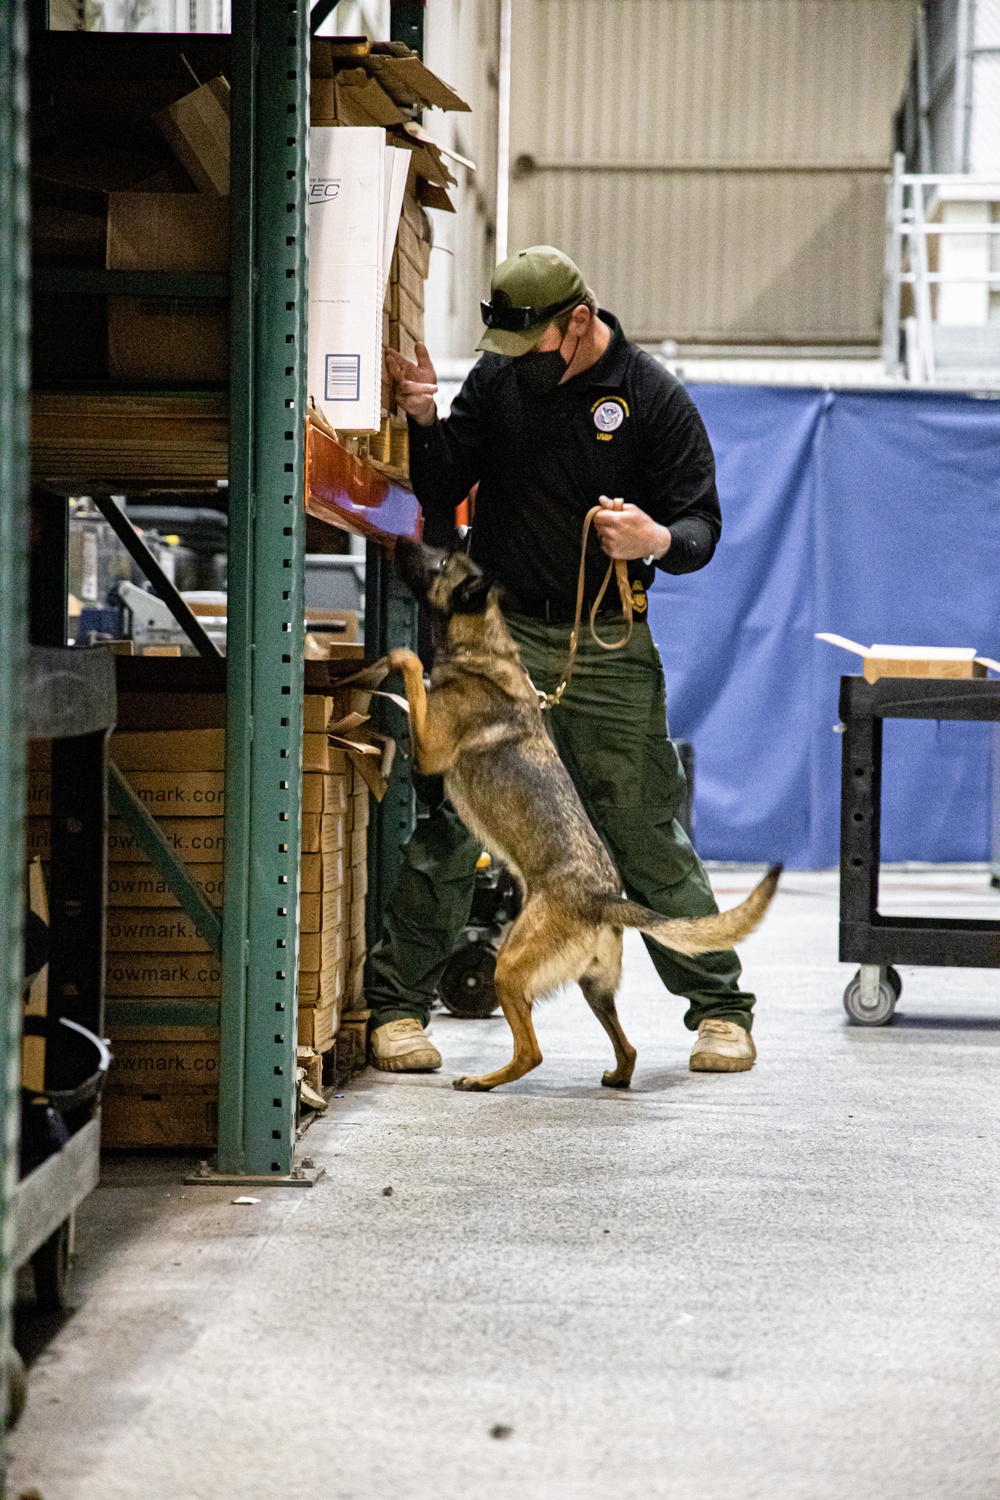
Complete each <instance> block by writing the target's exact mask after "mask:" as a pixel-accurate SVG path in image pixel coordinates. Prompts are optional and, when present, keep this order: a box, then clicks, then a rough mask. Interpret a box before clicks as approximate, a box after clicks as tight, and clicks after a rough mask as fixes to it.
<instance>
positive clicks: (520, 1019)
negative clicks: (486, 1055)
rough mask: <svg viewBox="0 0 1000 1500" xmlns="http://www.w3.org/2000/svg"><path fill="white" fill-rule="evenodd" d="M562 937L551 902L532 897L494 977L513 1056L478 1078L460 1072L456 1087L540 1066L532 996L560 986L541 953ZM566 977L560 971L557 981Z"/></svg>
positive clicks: (502, 1079)
mask: <svg viewBox="0 0 1000 1500" xmlns="http://www.w3.org/2000/svg"><path fill="white" fill-rule="evenodd" d="M558 938H559V934H558V932H557V931H555V930H554V929H553V924H552V920H551V913H550V911H549V910H548V908H547V904H546V903H545V902H544V901H542V900H540V899H539V898H538V897H535V898H532V899H529V901H528V903H527V905H526V906H525V908H524V910H523V911H522V912H521V915H520V916H519V917H518V919H517V921H516V922H515V923H514V925H513V927H511V929H510V931H509V932H508V934H507V936H506V938H505V939H504V942H503V945H502V946H501V949H500V952H499V953H498V954H497V967H496V974H495V976H494V981H493V982H494V985H495V987H496V992H497V998H498V999H499V1001H500V1004H501V1006H502V1008H503V1013H504V1015H505V1016H506V1018H507V1024H508V1026H509V1027H510V1029H511V1033H512V1035H513V1038H514V1056H513V1057H512V1058H511V1060H510V1062H509V1063H508V1064H507V1066H506V1067H505V1068H498V1069H497V1070H496V1072H495V1073H484V1074H483V1075H482V1076H481V1077H478V1078H456V1079H455V1088H457V1089H462V1090H464V1091H469V1092H476V1091H479V1090H485V1089H495V1088H496V1087H497V1086H498V1085H499V1084H502V1083H513V1082H514V1080H515V1079H517V1078H523V1077H524V1075H525V1073H530V1072H531V1070H532V1068H537V1067H538V1064H539V1063H540V1062H541V1060H542V1049H541V1048H540V1047H539V1045H538V1038H537V1037H536V1036H535V1028H534V1026H533V1025H532V1023H531V1002H532V1001H533V1000H534V998H535V997H536V995H539V994H544V993H546V992H547V990H548V989H549V988H550V987H552V988H554V987H555V985H554V984H553V985H552V986H550V985H548V984H546V983H545V979H544V975H543V973H542V963H543V962H544V960H542V958H541V955H543V954H544V955H551V954H552V953H553V951H558ZM566 977H567V976H565V975H559V976H558V979H557V981H556V982H561V981H562V980H563V979H564V978H566Z"/></svg>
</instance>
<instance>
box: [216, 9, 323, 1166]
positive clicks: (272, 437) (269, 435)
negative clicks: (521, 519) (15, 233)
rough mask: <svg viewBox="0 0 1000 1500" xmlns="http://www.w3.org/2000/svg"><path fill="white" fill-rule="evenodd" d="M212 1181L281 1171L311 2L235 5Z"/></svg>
mask: <svg viewBox="0 0 1000 1500" xmlns="http://www.w3.org/2000/svg"><path fill="white" fill-rule="evenodd" d="M232 74H233V76H232V80H231V81H232V90H233V92H232V200H231V202H232V235H233V253H232V261H231V269H230V296H231V318H232V322H231V351H232V352H231V382H232V384H231V408H230V410H231V419H230V460H229V475H230V478H229V631H228V646H227V691H228V695H229V704H228V719H227V757H226V759H227V764H226V775H227V794H226V807H227V812H226V869H225V903H224V908H223V940H222V946H223V963H222V972H223V984H222V1009H221V1038H222V1045H221V1068H220V1075H221V1076H220V1097H219V1150H218V1162H217V1172H216V1174H215V1176H214V1179H213V1178H207V1179H205V1180H208V1181H211V1180H214V1181H219V1178H220V1177H240V1178H243V1179H248V1178H255V1179H257V1180H264V1181H270V1182H285V1183H291V1182H293V1181H294V1182H305V1181H307V1180H308V1179H307V1178H306V1177H305V1176H304V1175H302V1174H301V1173H299V1174H298V1175H296V1176H294V1177H293V1175H292V1173H293V1147H294V1141H295V1096H296V1079H295V1073H296V1045H297V1007H296V999H297V995H296V991H297V982H298V947H299V937H298V934H299V924H298V899H299V843H300V811H301V793H302V690H303V653H304V631H305V624H304V618H305V610H304V597H303V590H304V573H305V562H304V556H305V512H304V507H303V498H302V497H303V464H304V456H305V407H306V364H305V360H306V303H307V280H306V201H307V197H308V176H307V173H308V162H307V154H308V134H309V10H308V4H307V3H306V0H234V4H233V68H232Z"/></svg>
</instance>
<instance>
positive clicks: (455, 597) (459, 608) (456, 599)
mask: <svg viewBox="0 0 1000 1500" xmlns="http://www.w3.org/2000/svg"><path fill="white" fill-rule="evenodd" d="M491 587H492V585H491V583H490V580H489V579H488V578H485V577H483V575H482V574H480V575H479V576H478V577H477V576H475V575H474V576H473V577H471V578H463V579H462V582H461V583H460V584H458V585H457V587H456V588H455V590H454V592H453V593H452V596H451V600H450V604H451V612H452V614H453V615H481V614H484V613H485V611H486V601H487V600H488V599H489V596H490V588H491Z"/></svg>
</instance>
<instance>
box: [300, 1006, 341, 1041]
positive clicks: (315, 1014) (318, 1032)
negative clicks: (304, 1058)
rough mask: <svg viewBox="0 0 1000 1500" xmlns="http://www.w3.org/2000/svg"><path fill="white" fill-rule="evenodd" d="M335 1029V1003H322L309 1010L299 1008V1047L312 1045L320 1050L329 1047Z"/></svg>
mask: <svg viewBox="0 0 1000 1500" xmlns="http://www.w3.org/2000/svg"><path fill="white" fill-rule="evenodd" d="M336 1031H337V1007H336V1005H324V1006H322V1007H319V1006H317V1007H315V1008H313V1009H309V1010H303V1009H301V1008H300V1009H299V1021H298V1033H299V1034H298V1043H299V1046H300V1047H312V1048H315V1050H316V1051H318V1052H322V1051H324V1049H325V1048H327V1047H329V1045H330V1043H331V1042H332V1041H333V1038H334V1036H335V1034H336Z"/></svg>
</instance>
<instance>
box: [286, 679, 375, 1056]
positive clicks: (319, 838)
mask: <svg viewBox="0 0 1000 1500" xmlns="http://www.w3.org/2000/svg"><path fill="white" fill-rule="evenodd" d="M334 703H335V700H334V699H333V698H327V697H318V696H313V695H309V696H307V698H306V703H305V735H304V738H303V782H302V908H301V911H302V932H301V937H300V949H299V1045H300V1047H310V1048H312V1049H313V1050H314V1051H317V1052H321V1053H325V1052H326V1051H328V1050H329V1048H330V1047H331V1046H332V1044H333V1040H334V1037H335V1036H336V1034H337V1031H338V1029H339V1024H340V1017H341V1014H342V1012H343V1011H344V1010H353V1009H356V1008H357V1007H358V1006H359V1005H360V1003H361V996H362V993H363V970H364V960H365V895H366V892H367V889H368V799H369V790H368V785H367V783H366V781H365V779H364V778H363V777H362V776H361V775H360V774H359V772H358V769H357V766H356V764H355V761H354V758H353V755H354V752H352V751H350V750H348V749H346V748H344V747H343V745H337V744H333V743H331V741H330V738H329V736H328V734H327V730H328V728H329V725H330V723H331V719H333V718H334V716H335V709H334ZM340 717H342V716H341V715H340V714H339V713H337V714H336V718H338V719H339V718H340Z"/></svg>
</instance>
